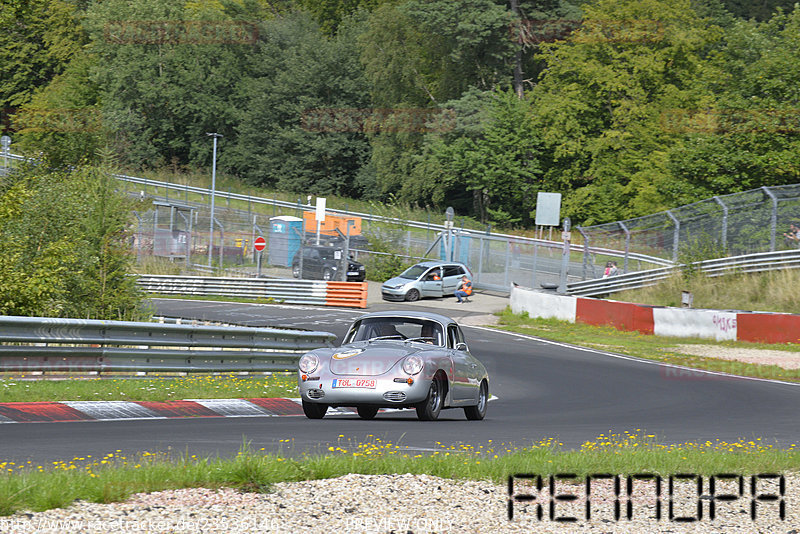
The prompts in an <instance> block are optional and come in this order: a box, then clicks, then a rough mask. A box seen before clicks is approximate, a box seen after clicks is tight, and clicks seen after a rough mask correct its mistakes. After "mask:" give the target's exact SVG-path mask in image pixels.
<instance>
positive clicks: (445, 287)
mask: <svg viewBox="0 0 800 534" xmlns="http://www.w3.org/2000/svg"><path fill="white" fill-rule="evenodd" d="M464 275H467V277H468V278H469V279H470V280H471V279H472V272H471V271H470V270H469V268H468V267H467V266H466V265H464V264H463V263H458V262H453V261H424V262H422V263H418V264H416V265H414V266H413V267H409V268H408V269H406V270H405V271H404V272H403V273H402V274H400V275H399V276H395V277H394V278H391V279H389V280H387V281H385V282H384V283H383V286H381V294H382V295H383V300H396V301H397V300H407V301H409V302H413V301H415V300H419V299H420V298H422V297H448V296H453V294H454V293H455V291H456V288H457V287H458V284H459V283H460V282H461V277H462V276H464Z"/></svg>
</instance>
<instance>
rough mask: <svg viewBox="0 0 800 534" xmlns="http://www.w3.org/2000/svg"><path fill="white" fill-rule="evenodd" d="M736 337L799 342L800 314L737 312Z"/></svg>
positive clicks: (765, 340) (742, 339)
mask: <svg viewBox="0 0 800 534" xmlns="http://www.w3.org/2000/svg"><path fill="white" fill-rule="evenodd" d="M736 337H737V339H738V340H739V341H753V342H756V343H798V342H800V315H789V314H786V315H784V314H772V313H739V314H737V315H736Z"/></svg>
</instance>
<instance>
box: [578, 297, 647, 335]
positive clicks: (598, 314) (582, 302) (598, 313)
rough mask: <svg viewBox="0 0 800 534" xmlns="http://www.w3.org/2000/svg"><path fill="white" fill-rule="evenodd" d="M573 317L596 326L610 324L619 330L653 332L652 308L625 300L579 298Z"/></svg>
mask: <svg viewBox="0 0 800 534" xmlns="http://www.w3.org/2000/svg"><path fill="white" fill-rule="evenodd" d="M575 319H576V320H577V321H578V322H581V323H587V324H593V325H598V326H600V325H610V326H613V327H614V328H617V329H619V330H637V331H639V332H641V333H643V334H652V333H653V308H648V307H645V306H638V305H636V304H629V303H627V302H614V301H609V300H601V299H586V298H579V299H578V303H577V309H576V313H575Z"/></svg>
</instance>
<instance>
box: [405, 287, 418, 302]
mask: <svg viewBox="0 0 800 534" xmlns="http://www.w3.org/2000/svg"><path fill="white" fill-rule="evenodd" d="M406 300H407V301H408V302H416V301H418V300H419V290H418V289H409V290H408V293H406Z"/></svg>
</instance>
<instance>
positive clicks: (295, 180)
mask: <svg viewBox="0 0 800 534" xmlns="http://www.w3.org/2000/svg"><path fill="white" fill-rule="evenodd" d="M0 28H2V31H0V109H2V110H3V115H2V122H3V125H2V127H3V129H4V131H5V132H6V133H8V134H10V135H11V136H12V137H13V139H14V146H15V148H17V149H21V150H24V151H25V152H27V153H29V154H41V155H43V156H44V157H45V158H46V159H47V161H48V162H49V164H50V165H51V166H52V167H54V168H60V167H63V166H65V165H71V164H75V163H95V161H94V159H95V158H96V157H98V156H96V154H99V153H108V152H109V151H111V152H112V153H113V154H114V155H115V159H116V161H119V162H120V163H121V164H122V165H124V166H125V167H126V168H128V169H130V170H134V171H135V170H137V169H144V168H172V169H174V170H178V171H180V170H182V169H188V168H204V167H208V166H210V163H211V143H210V140H209V138H208V137H207V136H206V133H207V132H218V133H221V134H223V135H224V138H223V139H222V141H221V144H220V152H219V161H218V164H219V167H220V168H221V169H222V170H223V171H224V172H226V173H228V174H231V175H234V176H238V177H239V178H240V179H242V180H244V181H246V182H248V183H250V184H254V185H255V184H258V185H263V186H267V187H273V188H277V189H279V190H284V191H293V192H299V193H303V194H319V195H325V194H336V195H343V196H350V197H353V198H362V199H375V200H388V199H392V202H400V203H406V204H416V205H420V206H430V207H432V208H436V209H443V208H444V207H445V206H447V205H452V206H454V207H455V209H456V211H457V212H458V213H460V214H462V215H470V216H473V217H475V218H476V219H479V220H481V221H483V222H490V223H493V224H501V225H505V226H508V225H519V226H530V225H531V224H532V220H533V215H534V213H533V209H534V207H535V206H534V205H535V199H536V193H537V192H538V191H556V192H561V193H563V194H564V207H565V214H566V215H570V216H571V217H573V219H574V220H575V221H576V222H579V223H581V224H593V223H599V222H606V221H613V220H617V219H622V218H627V217H635V216H639V215H645V214H649V213H652V212H654V211H658V210H662V209H667V208H671V207H674V206H677V205H681V204H685V203H689V202H693V201H696V200H699V199H702V198H706V197H709V196H712V195H718V194H725V193H732V192H737V191H742V190H746V189H752V188H755V187H759V186H762V185H779V184H787V183H796V182H800V158H798V156H799V155H800V108H798V98H799V97H800V69H798V65H799V64H800V7H798V6H796V5H793V4H792V2H789V1H778V0H772V1H770V0H763V1H759V2H750V1H745V0H694V1H692V0H592V1H588V2H587V1H581V0H509V1H500V0H497V1H495V0H280V1H272V2H269V1H267V0H213V1H211V0H137V1H136V2H131V1H129V0H3V7H2V10H0Z"/></svg>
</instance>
